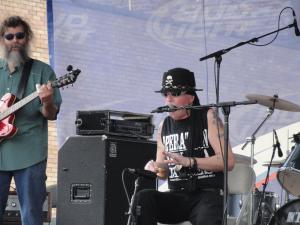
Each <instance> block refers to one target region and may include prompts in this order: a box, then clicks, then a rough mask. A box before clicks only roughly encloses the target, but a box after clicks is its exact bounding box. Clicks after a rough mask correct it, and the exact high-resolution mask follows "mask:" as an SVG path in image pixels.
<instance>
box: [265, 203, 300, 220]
mask: <svg viewBox="0 0 300 225" xmlns="http://www.w3.org/2000/svg"><path fill="white" fill-rule="evenodd" d="M283 224H291V225H292V224H300V199H296V200H293V201H290V202H288V203H287V204H285V205H283V206H282V207H281V208H280V209H279V210H278V211H277V212H275V214H274V215H273V216H272V219H271V221H270V223H269V225H283Z"/></svg>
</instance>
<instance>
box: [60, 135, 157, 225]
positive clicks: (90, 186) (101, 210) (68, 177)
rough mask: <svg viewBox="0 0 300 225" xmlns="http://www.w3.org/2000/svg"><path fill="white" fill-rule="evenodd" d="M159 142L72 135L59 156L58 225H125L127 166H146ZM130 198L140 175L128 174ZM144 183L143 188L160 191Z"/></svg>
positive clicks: (151, 183) (153, 181) (145, 181)
mask: <svg viewBox="0 0 300 225" xmlns="http://www.w3.org/2000/svg"><path fill="white" fill-rule="evenodd" d="M155 154H156V143H155V142H152V141H147V140H136V139H126V138H116V137H107V136H105V135H103V136H72V137H69V138H68V139H67V140H66V142H65V143H64V144H63V146H62V147H61V149H60V150H59V152H58V181H57V187H58V188H57V222H56V223H57V225H83V224H89V225H125V224H127V219H128V216H127V215H126V212H128V207H129V204H128V201H127V198H126V195H125V191H124V188H123V185H122V171H123V169H124V168H143V167H144V165H145V164H146V162H147V161H148V160H150V159H154V158H155ZM124 178H125V179H124V180H125V183H126V185H127V188H128V190H129V198H131V195H132V193H133V190H134V183H135V179H136V177H135V175H133V174H128V173H125V177H124ZM155 185H156V180H155V179H142V182H141V185H140V189H144V188H156V187H155Z"/></svg>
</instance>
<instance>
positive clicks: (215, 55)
mask: <svg viewBox="0 0 300 225" xmlns="http://www.w3.org/2000/svg"><path fill="white" fill-rule="evenodd" d="M294 26H295V24H294V23H291V24H289V25H287V26H285V27H283V28H279V29H277V30H274V31H272V32H269V33H267V34H264V35H261V36H259V37H255V38H252V39H250V40H248V41H243V42H240V43H238V44H236V45H234V46H232V47H229V48H226V49H221V50H219V51H216V52H214V53H211V54H209V55H207V56H204V57H202V58H200V59H199V60H200V61H203V60H206V59H209V58H212V57H215V59H216V62H217V64H218V65H220V64H221V61H222V58H221V60H220V59H218V57H220V56H221V55H224V54H226V53H227V52H229V51H231V50H232V49H234V48H237V47H240V46H243V45H245V44H250V43H254V42H258V41H259V39H260V38H263V37H266V36H269V35H271V34H274V33H277V32H279V31H282V30H285V29H288V28H292V27H294Z"/></svg>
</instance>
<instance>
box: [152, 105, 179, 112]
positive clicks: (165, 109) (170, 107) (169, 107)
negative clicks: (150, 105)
mask: <svg viewBox="0 0 300 225" xmlns="http://www.w3.org/2000/svg"><path fill="white" fill-rule="evenodd" d="M176 110H177V107H176V106H173V105H165V106H161V107H158V108H156V109H154V110H152V111H151V113H162V112H173V111H176Z"/></svg>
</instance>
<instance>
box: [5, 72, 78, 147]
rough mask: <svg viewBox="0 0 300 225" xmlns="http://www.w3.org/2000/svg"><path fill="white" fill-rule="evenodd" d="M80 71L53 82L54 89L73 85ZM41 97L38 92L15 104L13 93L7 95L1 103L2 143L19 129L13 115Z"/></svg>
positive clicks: (69, 73)
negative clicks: (15, 124)
mask: <svg viewBox="0 0 300 225" xmlns="http://www.w3.org/2000/svg"><path fill="white" fill-rule="evenodd" d="M80 72H81V71H80V70H79V69H76V70H72V71H70V72H68V73H67V74H65V75H63V76H61V77H59V78H58V79H56V80H54V81H52V82H51V87H52V88H60V87H63V86H66V85H68V84H73V83H75V81H76V80H77V76H78V75H79V74H80ZM38 96H39V94H38V91H35V92H33V93H31V94H30V95H28V96H26V97H25V98H23V99H21V100H20V101H18V102H17V103H15V104H14V102H15V100H16V96H14V95H13V94H11V93H6V94H5V95H4V96H3V97H2V98H1V100H0V101H1V102H0V142H1V141H3V140H4V139H7V138H11V137H13V136H14V135H15V134H16V133H17V131H18V128H17V127H15V126H14V125H13V122H14V120H15V115H14V114H13V113H14V112H15V111H17V110H19V109H20V108H22V107H23V106H24V105H26V104H28V103H29V102H31V101H32V100H34V99H35V98H37V97H38Z"/></svg>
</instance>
